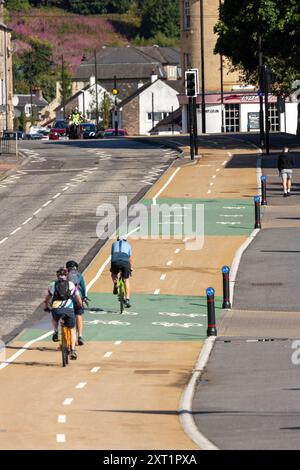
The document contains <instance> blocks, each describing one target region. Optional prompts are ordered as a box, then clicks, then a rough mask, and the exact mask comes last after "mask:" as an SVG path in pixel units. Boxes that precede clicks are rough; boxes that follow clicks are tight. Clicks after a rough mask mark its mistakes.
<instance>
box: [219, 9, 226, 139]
mask: <svg viewBox="0 0 300 470" xmlns="http://www.w3.org/2000/svg"><path fill="white" fill-rule="evenodd" d="M221 5H222V2H221V0H219V18H220V17H221ZM220 82H221V120H222V122H221V132H222V134H223V133H224V131H225V128H224V64H223V56H222V55H220Z"/></svg>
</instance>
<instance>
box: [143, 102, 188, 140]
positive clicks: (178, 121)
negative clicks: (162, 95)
mask: <svg viewBox="0 0 300 470" xmlns="http://www.w3.org/2000/svg"><path fill="white" fill-rule="evenodd" d="M181 130H182V112H181V108H177V109H176V110H175V111H174V109H173V110H172V111H171V113H169V114H168V116H167V117H165V118H164V119H162V120H161V121H159V123H158V124H156V126H154V127H153V129H151V131H150V133H151V134H157V135H174V134H181Z"/></svg>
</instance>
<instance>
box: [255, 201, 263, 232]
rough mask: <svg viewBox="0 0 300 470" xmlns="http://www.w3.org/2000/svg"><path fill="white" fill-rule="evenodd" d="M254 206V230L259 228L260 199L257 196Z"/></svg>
mask: <svg viewBox="0 0 300 470" xmlns="http://www.w3.org/2000/svg"><path fill="white" fill-rule="evenodd" d="M254 205H255V225H254V228H261V220H260V197H259V196H255V198H254Z"/></svg>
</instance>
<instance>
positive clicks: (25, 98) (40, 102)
mask: <svg viewBox="0 0 300 470" xmlns="http://www.w3.org/2000/svg"><path fill="white" fill-rule="evenodd" d="M15 96H17V97H18V98H19V103H18V105H17V106H15V107H16V108H24V106H25V105H26V104H30V103H31V97H30V95H15ZM32 104H34V105H35V106H38V107H40V108H44V107H45V106H47V104H48V101H47V100H45V98H39V97H38V96H37V95H32Z"/></svg>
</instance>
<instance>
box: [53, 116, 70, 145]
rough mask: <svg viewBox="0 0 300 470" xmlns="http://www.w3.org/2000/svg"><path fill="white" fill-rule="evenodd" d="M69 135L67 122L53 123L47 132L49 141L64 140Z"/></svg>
mask: <svg viewBox="0 0 300 470" xmlns="http://www.w3.org/2000/svg"><path fill="white" fill-rule="evenodd" d="M68 133H69V124H68V122H67V121H63V120H61V121H55V122H54V124H53V126H52V127H51V129H50V132H49V140H59V139H60V138H66V137H67V135H68Z"/></svg>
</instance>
